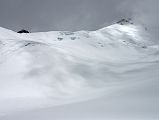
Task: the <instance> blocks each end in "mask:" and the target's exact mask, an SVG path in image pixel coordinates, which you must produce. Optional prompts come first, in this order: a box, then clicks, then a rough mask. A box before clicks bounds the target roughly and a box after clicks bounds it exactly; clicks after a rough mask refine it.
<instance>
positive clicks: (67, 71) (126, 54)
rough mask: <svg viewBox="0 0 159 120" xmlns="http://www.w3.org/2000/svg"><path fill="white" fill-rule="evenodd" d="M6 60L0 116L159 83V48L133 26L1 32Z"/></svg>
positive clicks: (1, 65)
mask: <svg viewBox="0 0 159 120" xmlns="http://www.w3.org/2000/svg"><path fill="white" fill-rule="evenodd" d="M0 58H1V59H0V106H1V107H0V113H6V112H8V111H16V110H17V111H21V110H24V109H31V108H39V107H42V108H43V107H48V106H54V105H61V104H66V103H72V102H77V101H83V100H87V99H93V98H97V97H100V96H103V95H107V94H111V93H112V92H115V91H118V90H119V89H121V88H124V87H125V86H129V85H131V84H137V83H142V82H144V81H151V80H153V81H154V82H155V81H157V80H158V77H159V75H158V73H159V67H158V66H159V64H158V61H159V46H158V45H155V44H154V43H153V42H152V41H151V40H150V38H149V35H148V33H146V31H145V30H144V29H142V28H141V27H140V26H135V25H133V24H128V25H120V24H114V25H112V26H108V27H105V28H102V29H99V30H96V31H77V32H70V31H51V32H40V33H29V34H18V33H15V32H13V31H10V30H7V29H4V28H0ZM152 76H153V77H152Z"/></svg>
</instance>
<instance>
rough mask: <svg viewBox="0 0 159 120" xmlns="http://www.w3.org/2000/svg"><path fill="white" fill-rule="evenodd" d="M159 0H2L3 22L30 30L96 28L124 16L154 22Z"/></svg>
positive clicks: (158, 17)
mask: <svg viewBox="0 0 159 120" xmlns="http://www.w3.org/2000/svg"><path fill="white" fill-rule="evenodd" d="M158 5H159V0H0V26H2V27H5V28H8V29H12V30H15V31H17V30H20V29H22V28H24V29H28V30H30V31H50V30H70V31H76V30H96V29H98V28H101V27H104V26H106V25H108V24H111V23H112V22H114V21H117V20H119V19H121V18H125V17H133V18H135V19H136V20H137V21H142V22H143V23H144V22H145V23H146V24H149V25H151V26H155V23H157V22H158V21H159V14H158V12H159V8H158Z"/></svg>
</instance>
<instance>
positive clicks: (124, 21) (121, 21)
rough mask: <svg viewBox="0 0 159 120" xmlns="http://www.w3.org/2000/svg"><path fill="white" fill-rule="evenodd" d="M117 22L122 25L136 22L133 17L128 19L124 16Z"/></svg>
mask: <svg viewBox="0 0 159 120" xmlns="http://www.w3.org/2000/svg"><path fill="white" fill-rule="evenodd" d="M116 23H117V24H120V25H127V24H134V23H133V21H132V19H131V18H127V19H124V18H123V19H121V20H119V21H118V22H116Z"/></svg>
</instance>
